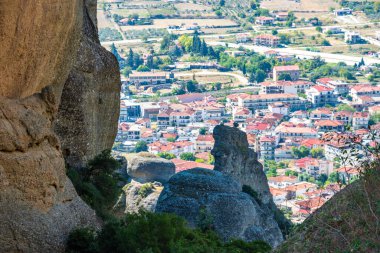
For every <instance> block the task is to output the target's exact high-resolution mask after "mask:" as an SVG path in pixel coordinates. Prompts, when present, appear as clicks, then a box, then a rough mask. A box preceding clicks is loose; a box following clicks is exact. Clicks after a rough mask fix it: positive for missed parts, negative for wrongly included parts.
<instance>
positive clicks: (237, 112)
mask: <svg viewBox="0 0 380 253" xmlns="http://www.w3.org/2000/svg"><path fill="white" fill-rule="evenodd" d="M251 117H252V112H251V110H249V109H248V108H240V107H237V108H234V109H233V110H232V119H233V120H234V121H235V122H238V123H245V122H246V121H247V119H248V118H251Z"/></svg>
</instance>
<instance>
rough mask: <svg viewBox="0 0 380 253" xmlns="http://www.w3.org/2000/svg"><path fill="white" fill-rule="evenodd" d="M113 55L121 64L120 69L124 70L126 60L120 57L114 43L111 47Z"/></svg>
mask: <svg viewBox="0 0 380 253" xmlns="http://www.w3.org/2000/svg"><path fill="white" fill-rule="evenodd" d="M111 53H112V54H113V55H114V56H115V57H116V60H117V61H118V62H119V66H120V68H123V67H124V66H123V65H124V59H123V57H121V56H120V54H119V52H118V51H117V48H116V46H115V44H114V43H112V45H111Z"/></svg>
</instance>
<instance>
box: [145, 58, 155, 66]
mask: <svg viewBox="0 0 380 253" xmlns="http://www.w3.org/2000/svg"><path fill="white" fill-rule="evenodd" d="M146 66H147V67H148V68H150V69H153V68H154V63H153V56H152V55H149V56H148V57H147V58H146Z"/></svg>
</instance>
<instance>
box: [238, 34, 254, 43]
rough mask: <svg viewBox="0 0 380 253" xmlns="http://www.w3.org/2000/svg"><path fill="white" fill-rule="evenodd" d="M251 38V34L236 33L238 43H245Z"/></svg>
mask: <svg viewBox="0 0 380 253" xmlns="http://www.w3.org/2000/svg"><path fill="white" fill-rule="evenodd" d="M250 40H251V36H250V35H249V34H248V33H238V34H236V42H237V43H245V42H248V41H250Z"/></svg>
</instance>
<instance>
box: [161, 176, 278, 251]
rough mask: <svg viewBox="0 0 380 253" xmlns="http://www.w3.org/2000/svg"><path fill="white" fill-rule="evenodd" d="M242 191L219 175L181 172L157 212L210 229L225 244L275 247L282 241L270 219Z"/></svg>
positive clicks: (264, 210)
mask: <svg viewBox="0 0 380 253" xmlns="http://www.w3.org/2000/svg"><path fill="white" fill-rule="evenodd" d="M241 189H242V186H241V184H240V183H239V182H237V181H235V180H233V179H232V178H231V177H228V176H225V175H223V174H222V173H220V172H218V171H213V170H206V169H191V170H187V171H183V172H180V173H178V174H176V175H174V176H172V177H171V178H170V180H169V182H168V184H167V185H166V186H165V188H164V190H163V192H162V193H161V195H160V197H159V199H158V202H157V206H156V212H165V213H174V214H177V215H179V216H181V217H183V218H185V219H186V220H187V221H188V223H189V225H190V226H191V227H197V226H199V225H201V224H203V225H207V226H210V227H212V228H213V229H214V230H215V231H216V232H217V233H218V234H219V235H220V236H221V237H222V238H223V239H224V240H229V239H233V238H240V239H243V240H246V241H252V240H263V241H266V242H267V243H269V244H270V245H272V246H274V247H275V246H277V245H278V244H279V243H281V242H282V240H283V238H282V234H281V230H280V228H279V227H278V225H277V222H276V221H275V220H274V218H273V215H272V214H271V213H270V212H268V210H267V209H266V208H265V207H264V208H262V207H261V206H260V205H259V203H257V202H256V200H255V199H253V198H252V197H250V196H249V195H248V194H246V193H243V192H241ZM204 222H208V223H210V224H204Z"/></svg>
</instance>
